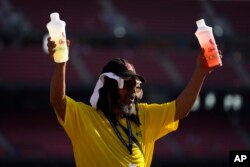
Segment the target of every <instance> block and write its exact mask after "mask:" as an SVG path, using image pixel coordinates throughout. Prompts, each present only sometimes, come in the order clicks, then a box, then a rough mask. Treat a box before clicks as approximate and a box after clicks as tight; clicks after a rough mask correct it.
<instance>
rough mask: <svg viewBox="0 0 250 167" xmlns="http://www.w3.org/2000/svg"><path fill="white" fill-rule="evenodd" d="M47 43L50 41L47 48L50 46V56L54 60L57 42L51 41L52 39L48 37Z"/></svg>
mask: <svg viewBox="0 0 250 167" xmlns="http://www.w3.org/2000/svg"><path fill="white" fill-rule="evenodd" d="M47 41H48V42H47V46H48V51H49V55H50V57H51V58H52V59H54V58H53V55H54V53H55V48H56V43H55V41H51V37H48V39H47Z"/></svg>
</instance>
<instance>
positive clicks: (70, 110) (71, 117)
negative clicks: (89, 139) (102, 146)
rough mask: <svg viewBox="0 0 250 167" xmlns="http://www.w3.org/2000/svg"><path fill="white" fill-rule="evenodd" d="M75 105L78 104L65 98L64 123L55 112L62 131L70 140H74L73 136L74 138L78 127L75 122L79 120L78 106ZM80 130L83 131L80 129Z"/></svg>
mask: <svg viewBox="0 0 250 167" xmlns="http://www.w3.org/2000/svg"><path fill="white" fill-rule="evenodd" d="M77 103H79V102H76V101H75V100H73V99H72V98H70V97H68V96H66V110H65V118H64V121H63V120H62V118H61V117H60V116H59V115H58V114H57V112H55V113H56V116H57V119H58V122H59V124H60V125H61V126H62V127H63V128H64V130H65V131H66V133H67V135H68V136H69V138H70V139H74V138H75V136H74V135H75V134H76V133H75V132H76V131H77V129H78V127H79V126H78V125H77V122H78V121H77V119H78V118H79V112H78V108H79V105H78V104H77ZM79 130H80V129H79ZM81 130H83V129H81ZM73 131H74V133H72V132H73Z"/></svg>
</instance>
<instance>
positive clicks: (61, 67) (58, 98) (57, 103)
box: [48, 38, 67, 120]
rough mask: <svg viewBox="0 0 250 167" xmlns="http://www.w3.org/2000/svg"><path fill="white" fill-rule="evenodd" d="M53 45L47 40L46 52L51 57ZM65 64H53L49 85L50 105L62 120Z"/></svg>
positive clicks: (64, 102) (64, 95)
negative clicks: (47, 51)
mask: <svg viewBox="0 0 250 167" xmlns="http://www.w3.org/2000/svg"><path fill="white" fill-rule="evenodd" d="M54 48H55V43H54V42H53V41H50V38H48V50H49V54H50V55H51V57H52V56H53V54H54ZM66 65H67V62H64V63H55V69H54V72H53V74H52V79H51V84H50V104H51V105H52V107H53V108H54V110H55V111H56V112H57V114H58V115H59V116H60V117H61V118H62V120H64V117H65V109H66V83H65V73H66Z"/></svg>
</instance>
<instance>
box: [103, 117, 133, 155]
mask: <svg viewBox="0 0 250 167" xmlns="http://www.w3.org/2000/svg"><path fill="white" fill-rule="evenodd" d="M108 120H109V122H110V125H111V126H112V128H113V129H114V131H115V134H116V135H117V137H118V138H119V139H120V141H121V142H122V143H123V145H125V146H126V147H127V149H128V151H129V153H130V155H132V138H133V135H132V129H131V123H130V119H129V118H128V116H126V122H127V127H128V133H126V134H127V135H128V144H127V143H126V142H125V140H124V139H123V138H122V135H121V133H120V132H119V130H118V129H117V128H116V126H115V125H114V124H113V122H112V121H111V120H110V118H108ZM119 125H120V123H119ZM120 126H121V125H120Z"/></svg>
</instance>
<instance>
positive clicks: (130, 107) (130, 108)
mask: <svg viewBox="0 0 250 167" xmlns="http://www.w3.org/2000/svg"><path fill="white" fill-rule="evenodd" d="M122 111H123V112H124V113H126V114H129V115H132V114H136V108H135V103H130V104H124V105H122Z"/></svg>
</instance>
